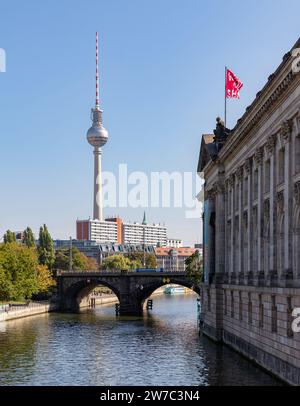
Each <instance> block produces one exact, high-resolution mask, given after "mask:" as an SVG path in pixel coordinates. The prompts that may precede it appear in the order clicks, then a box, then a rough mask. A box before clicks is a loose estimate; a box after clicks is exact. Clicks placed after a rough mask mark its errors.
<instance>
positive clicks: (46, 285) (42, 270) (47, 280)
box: [36, 265, 55, 293]
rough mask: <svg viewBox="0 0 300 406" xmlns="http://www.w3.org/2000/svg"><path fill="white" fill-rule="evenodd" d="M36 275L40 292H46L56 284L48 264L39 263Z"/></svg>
mask: <svg viewBox="0 0 300 406" xmlns="http://www.w3.org/2000/svg"><path fill="white" fill-rule="evenodd" d="M36 276H37V283H38V288H39V289H38V293H46V292H48V291H49V289H50V288H51V287H52V286H55V281H54V279H53V278H52V276H51V272H50V271H49V269H48V268H47V267H46V265H38V266H37V268H36Z"/></svg>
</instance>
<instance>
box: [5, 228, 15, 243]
mask: <svg viewBox="0 0 300 406" xmlns="http://www.w3.org/2000/svg"><path fill="white" fill-rule="evenodd" d="M3 240H4V243H5V244H9V243H11V242H16V235H15V233H13V232H12V231H10V230H7V231H6V233H5V234H4V236H3Z"/></svg>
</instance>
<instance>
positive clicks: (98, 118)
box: [86, 108, 108, 148]
mask: <svg viewBox="0 0 300 406" xmlns="http://www.w3.org/2000/svg"><path fill="white" fill-rule="evenodd" d="M92 114H93V125H92V127H90V129H89V130H88V132H87V134H86V138H87V140H88V143H89V144H90V145H92V146H93V147H98V148H101V147H102V146H103V145H105V144H106V142H107V140H108V132H107V130H106V129H105V128H104V127H103V125H102V111H101V110H99V109H97V108H95V109H92Z"/></svg>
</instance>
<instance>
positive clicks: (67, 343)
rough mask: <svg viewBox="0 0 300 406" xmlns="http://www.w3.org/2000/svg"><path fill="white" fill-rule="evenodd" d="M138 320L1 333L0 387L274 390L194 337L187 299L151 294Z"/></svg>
mask: <svg viewBox="0 0 300 406" xmlns="http://www.w3.org/2000/svg"><path fill="white" fill-rule="evenodd" d="M153 301H154V307H153V311H151V312H148V313H147V312H145V314H144V317H116V315H115V309H114V305H105V306H101V307H96V308H95V309H87V310H84V311H81V312H80V313H78V314H59V313H57V314H54V313H53V314H50V315H43V316H38V317H33V318H30V319H21V320H17V321H15V322H11V323H7V324H6V325H5V328H4V329H3V330H1V328H0V383H1V385H29V384H30V385H280V382H279V381H277V380H276V379H274V378H273V377H271V376H269V375H268V374H266V373H265V372H264V371H262V370H261V369H259V368H257V367H256V366H254V365H253V364H251V363H250V362H248V361H247V360H246V359H244V358H242V357H240V356H239V355H238V354H237V353H235V352H234V351H232V350H230V349H229V348H227V347H225V346H220V345H216V344H215V343H213V342H212V341H210V340H209V339H207V338H205V337H202V336H200V337H199V335H198V332H197V314H196V298H195V296H193V295H180V296H179V295H178V296H166V295H164V296H156V297H154V298H153Z"/></svg>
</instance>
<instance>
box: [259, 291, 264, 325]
mask: <svg viewBox="0 0 300 406" xmlns="http://www.w3.org/2000/svg"><path fill="white" fill-rule="evenodd" d="M258 300H259V305H258V313H259V319H258V327H259V328H263V327H264V305H263V301H262V295H261V294H260V295H258Z"/></svg>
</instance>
